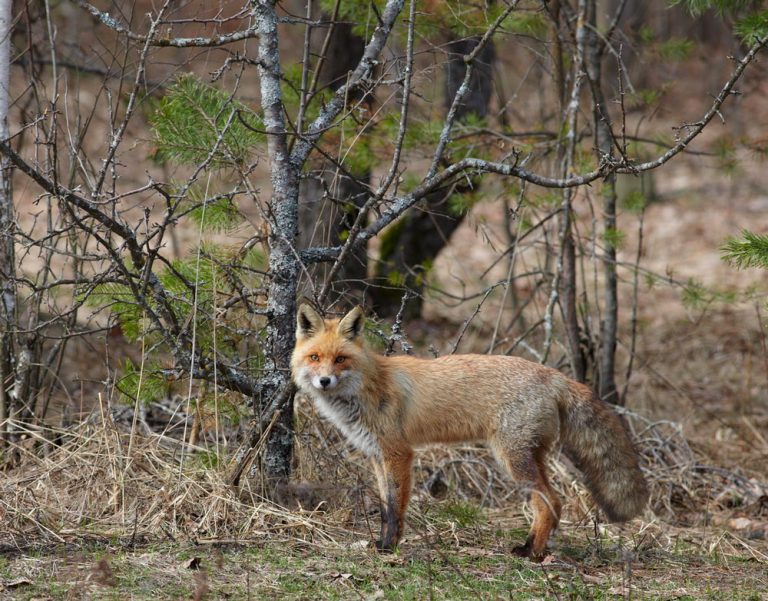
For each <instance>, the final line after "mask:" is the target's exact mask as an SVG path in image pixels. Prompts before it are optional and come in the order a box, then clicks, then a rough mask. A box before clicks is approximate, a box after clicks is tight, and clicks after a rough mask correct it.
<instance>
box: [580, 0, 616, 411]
mask: <svg viewBox="0 0 768 601" xmlns="http://www.w3.org/2000/svg"><path fill="white" fill-rule="evenodd" d="M595 13H596V11H595V2H594V0H591V1H590V2H589V3H588V8H587V21H588V23H589V29H588V33H587V49H586V67H587V77H588V78H589V82H590V85H591V88H592V99H593V115H594V117H593V118H594V123H595V146H596V148H597V152H598V155H599V156H598V158H599V160H600V162H605V161H612V160H613V155H614V152H613V143H614V137H613V133H612V131H611V122H610V117H609V114H608V105H607V104H606V102H605V94H604V92H603V84H602V61H603V51H604V49H605V45H604V43H603V42H602V41H601V40H600V38H599V37H598V34H597V19H596V14H595ZM602 195H603V231H604V233H605V236H604V247H605V248H604V251H603V253H604V254H603V273H604V274H605V289H604V301H603V303H604V307H603V318H602V322H601V323H600V351H599V352H600V356H599V359H598V365H599V369H598V370H597V374H596V382H595V389H596V391H597V394H598V395H599V396H600V398H601V399H603V400H604V401H607V402H609V403H618V402H619V401H620V399H619V396H618V391H617V388H616V375H615V371H616V334H617V327H618V317H619V297H618V279H617V277H616V244H615V236H613V235H612V234H613V233H614V232H616V174H615V173H609V174H608V175H607V176H606V177H605V179H604V180H603V186H602Z"/></svg>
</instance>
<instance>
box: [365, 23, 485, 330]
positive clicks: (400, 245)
mask: <svg viewBox="0 0 768 601" xmlns="http://www.w3.org/2000/svg"><path fill="white" fill-rule="evenodd" d="M479 42H480V38H476V37H473V38H464V39H459V40H453V41H452V42H451V43H450V44H448V47H447V52H448V63H447V65H446V67H445V96H444V101H445V106H446V111H447V110H448V108H449V107H450V106H451V104H452V103H453V99H454V97H455V96H456V93H457V91H458V89H459V87H460V86H461V84H462V82H463V80H464V75H465V73H466V70H467V64H466V63H465V62H464V57H465V56H467V55H469V54H470V53H471V52H472V51H473V50H474V49H475V47H476V46H477V45H478V43H479ZM495 58H496V51H495V48H494V45H493V44H492V43H488V44H486V45H485V46H484V47H483V49H482V50H481V52H480V53H479V54H478V56H477V58H476V61H475V64H474V69H473V72H472V75H471V78H470V84H469V93H468V94H467V95H466V96H465V97H464V99H463V101H462V102H461V104H460V105H459V106H458V109H457V111H456V117H457V119H458V120H462V119H465V118H466V117H467V116H469V115H475V116H476V117H479V118H481V119H482V118H485V117H486V116H487V115H488V108H489V105H490V101H491V95H492V93H493V80H492V74H493V61H494V60H495ZM475 185H477V183H476V184H475ZM469 189H471V186H470V187H469V188H467V187H463V189H459V188H458V187H457V186H451V187H448V188H446V189H440V190H437V191H435V192H433V193H431V194H428V195H427V197H426V198H425V199H424V201H422V202H421V203H419V205H418V207H414V209H413V210H411V211H409V212H408V213H407V214H406V215H405V216H404V217H403V223H402V224H401V225H399V226H396V227H395V228H393V229H392V230H390V232H389V233H388V234H385V239H386V242H385V243H383V244H382V253H381V257H380V259H381V261H380V263H379V264H378V266H377V269H376V275H377V284H381V286H379V287H378V288H376V289H375V290H374V291H373V298H374V305H375V307H376V311H377V313H378V314H379V315H381V316H388V317H391V316H393V315H395V313H397V311H398V310H399V308H400V299H401V297H402V295H403V288H405V289H411V290H415V291H417V292H421V291H422V290H423V289H424V285H425V283H426V281H425V280H426V276H427V271H428V265H429V263H430V262H431V261H432V260H433V259H434V258H435V257H436V256H437V254H438V253H439V252H440V251H441V250H442V249H443V248H444V247H445V245H446V244H448V241H449V240H450V238H451V235H452V234H453V232H454V231H455V230H456V228H458V227H459V226H460V225H461V223H462V221H463V220H464V215H465V213H461V214H455V213H453V212H452V211H451V209H450V208H449V203H448V200H449V199H450V197H451V196H452V195H453V194H461V193H464V192H468V191H469ZM393 276H395V277H393ZM397 283H402V286H403V287H402V288H401V287H400V286H399V285H397ZM393 284H395V285H393ZM422 302H423V299H422V296H421V295H420V294H417V295H415V296H414V297H413V299H412V300H411V301H410V302H409V304H408V305H407V307H406V311H405V314H406V316H407V317H417V316H418V315H420V314H421V305H422Z"/></svg>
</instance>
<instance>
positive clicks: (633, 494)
mask: <svg viewBox="0 0 768 601" xmlns="http://www.w3.org/2000/svg"><path fill="white" fill-rule="evenodd" d="M569 397H570V398H569V399H568V401H567V402H566V403H565V416H564V417H565V420H564V421H565V423H564V424H562V426H563V437H562V440H563V447H564V450H565V454H566V455H567V456H568V458H569V459H570V460H571V461H573V463H574V464H575V465H576V467H577V468H578V469H579V471H581V473H582V474H583V475H584V483H585V485H586V487H587V489H588V490H589V492H590V493H592V497H593V498H594V499H595V501H597V504H598V505H600V508H601V509H602V510H603V511H604V512H605V514H606V515H607V516H608V519H609V520H610V521H611V522H624V521H627V520H630V519H632V518H633V517H635V516H636V515H638V514H639V513H640V512H642V511H643V509H644V508H645V505H646V503H647V502H648V486H647V484H646V482H645V478H643V474H642V472H641V471H640V467H639V465H638V458H639V457H638V454H637V451H636V450H635V448H634V446H633V445H632V440H631V439H630V436H629V432H628V430H627V427H626V426H625V425H624V422H623V421H622V419H621V418H620V417H619V416H618V414H617V413H616V412H615V411H614V410H613V409H611V407H610V406H609V405H608V404H607V403H604V402H603V401H600V400H599V399H597V398H595V396H594V395H593V394H592V391H591V390H590V389H589V388H588V387H586V386H584V385H581V384H578V385H575V386H574V385H571V390H570V391H569Z"/></svg>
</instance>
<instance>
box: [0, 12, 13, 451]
mask: <svg viewBox="0 0 768 601" xmlns="http://www.w3.org/2000/svg"><path fill="white" fill-rule="evenodd" d="M12 4H13V3H12V2H11V0H0V139H2V140H8V139H9V137H10V134H9V130H8V109H9V106H10V70H11V63H10V53H11V31H12V14H11V9H12ZM0 280H1V281H0V448H1V447H2V446H3V445H4V444H5V442H6V441H7V437H8V434H9V429H8V425H7V420H8V418H10V417H11V416H12V414H13V404H14V403H13V397H12V395H11V389H12V387H13V384H14V380H15V378H14V350H13V349H14V335H13V332H14V330H15V324H16V289H15V281H16V259H15V254H14V214H13V196H12V193H11V163H10V160H9V158H8V155H6V154H4V153H3V154H2V155H0Z"/></svg>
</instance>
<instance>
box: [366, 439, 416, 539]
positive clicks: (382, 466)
mask: <svg viewBox="0 0 768 601" xmlns="http://www.w3.org/2000/svg"><path fill="white" fill-rule="evenodd" d="M412 463H413V452H411V451H409V452H407V453H397V454H393V455H387V456H385V457H384V459H383V460H378V459H374V460H373V469H374V472H375V474H376V482H377V483H378V486H379V500H380V503H381V538H380V539H379V540H378V541H377V542H376V548H377V549H378V550H379V551H385V552H391V551H394V549H395V548H396V547H397V544H398V543H399V542H400V538H402V535H403V524H404V518H405V510H406V508H407V507H408V499H409V498H410V494H411V464H412Z"/></svg>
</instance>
